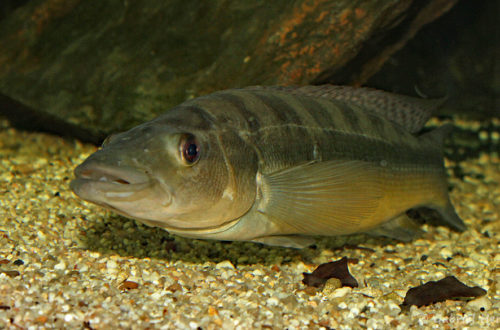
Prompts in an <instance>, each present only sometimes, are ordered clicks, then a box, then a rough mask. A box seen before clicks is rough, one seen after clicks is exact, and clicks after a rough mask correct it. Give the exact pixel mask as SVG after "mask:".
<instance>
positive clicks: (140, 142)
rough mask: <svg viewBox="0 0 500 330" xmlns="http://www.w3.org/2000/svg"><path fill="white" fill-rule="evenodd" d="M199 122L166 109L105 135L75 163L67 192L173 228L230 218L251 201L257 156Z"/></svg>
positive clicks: (208, 225) (209, 225) (204, 227)
mask: <svg viewBox="0 0 500 330" xmlns="http://www.w3.org/2000/svg"><path fill="white" fill-rule="evenodd" d="M186 118H187V119H186ZM203 120H205V121H206V119H204V118H198V117H197V114H196V113H190V112H189V111H188V110H185V109H184V111H181V112H178V113H177V112H176V111H172V113H169V115H168V116H166V117H163V118H161V117H160V118H159V119H158V120H154V121H151V122H148V123H145V124H142V125H140V126H137V127H135V128H133V129H131V130H129V131H127V132H123V133H119V134H115V135H113V136H111V137H109V138H108V139H106V140H105V142H104V143H103V145H102V147H101V148H100V149H99V150H98V151H96V152H95V153H94V154H92V155H90V156H89V157H88V158H87V159H86V160H85V161H84V162H83V163H82V164H80V165H79V166H78V167H76V169H75V171H74V173H75V177H76V178H75V180H73V181H72V182H71V188H72V190H73V191H74V192H75V194H76V195H78V196H79V197H81V198H82V199H84V200H87V201H90V202H93V203H95V204H98V205H101V206H104V207H106V208H109V209H111V210H113V211H115V212H117V213H119V214H121V215H124V216H127V217H131V218H135V219H137V220H139V221H142V222H144V223H146V224H148V225H154V226H159V227H163V228H165V229H167V230H171V231H173V232H177V233H182V231H183V230H186V231H192V232H196V231H197V230H199V231H206V232H210V230H218V229H220V228H221V227H224V226H227V225H228V224H230V223H234V222H235V221H236V220H237V219H238V218H240V217H241V216H243V215H244V214H245V213H246V212H247V211H248V210H249V209H250V208H251V206H252V205H253V203H254V201H255V195H256V188H255V175H256V172H257V168H256V166H257V165H256V164H257V162H256V161H255V159H256V157H255V155H254V154H253V151H252V150H251V149H250V148H248V147H245V143H243V141H242V140H241V139H240V138H239V137H238V136H237V134H235V133H233V132H231V131H228V130H226V129H218V128H217V127H216V125H214V124H212V123H210V122H206V123H204V122H203ZM184 122H185V123H184Z"/></svg>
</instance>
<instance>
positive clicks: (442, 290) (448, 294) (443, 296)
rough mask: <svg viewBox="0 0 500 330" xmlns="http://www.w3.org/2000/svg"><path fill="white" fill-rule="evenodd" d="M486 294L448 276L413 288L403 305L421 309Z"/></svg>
mask: <svg viewBox="0 0 500 330" xmlns="http://www.w3.org/2000/svg"><path fill="white" fill-rule="evenodd" d="M485 294H486V290H484V289H482V288H480V287H478V286H475V287H470V286H467V285H465V284H463V283H462V282H460V281H459V280H457V279H456V277H455V276H448V277H445V278H443V279H442V280H439V281H430V282H427V283H425V284H422V285H420V286H417V287H414V288H411V289H410V290H408V292H407V293H406V297H405V299H404V301H403V304H402V305H403V306H411V305H415V306H417V307H420V306H424V305H429V304H434V303H437V302H440V301H445V300H448V299H456V298H461V297H480V296H483V295H485Z"/></svg>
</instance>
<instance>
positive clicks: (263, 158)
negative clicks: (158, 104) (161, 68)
mask: <svg viewBox="0 0 500 330" xmlns="http://www.w3.org/2000/svg"><path fill="white" fill-rule="evenodd" d="M440 103H442V102H441V101H440V100H437V101H436V100H429V99H420V98H414V97H410V96H405V95H398V94H393V93H389V92H385V91H381V90H377V89H371V88H366V87H349V86H335V85H321V86H285V87H284V86H251V87H244V88H234V89H228V90H222V91H218V92H214V93H212V94H208V95H204V96H200V97H197V98H193V99H190V100H187V101H185V102H184V103H181V104H180V105H178V106H175V107H173V108H172V109H170V110H168V111H166V112H165V113H163V114H162V115H160V116H158V117H157V118H156V119H153V120H151V121H149V122H146V123H143V124H141V125H138V126H136V127H134V128H132V129H130V130H128V131H125V132H122V133H117V134H113V135H111V136H109V137H108V138H107V139H106V140H105V141H104V142H103V144H102V147H101V148H100V149H99V150H97V151H96V152H95V153H93V154H91V155H90V156H89V157H88V158H87V159H86V160H85V161H84V162H83V163H82V164H80V165H79V166H77V167H76V168H75V170H74V174H75V179H74V180H73V181H72V182H71V183H70V187H71V189H72V190H73V192H74V193H75V194H76V195H77V196H79V197H80V198H82V199H83V200H86V201H88V202H91V203H95V204H98V205H100V206H103V207H105V208H108V209H110V210H112V211H114V212H116V213H118V214H120V215H123V216H125V217H129V218H133V219H136V220H138V221H140V222H142V223H144V224H146V225H149V226H155V227H161V228H164V229H165V230H167V231H168V232H170V233H172V234H175V235H179V236H183V237H188V238H198V239H216V240H224V241H251V242H257V243H263V244H268V245H277V246H284V247H294V248H303V247H306V246H309V245H311V244H313V243H314V237H317V236H337V235H349V234H355V233H367V234H372V235H381V236H388V237H391V238H395V239H399V240H402V241H411V240H412V239H413V238H414V237H415V236H416V235H418V234H419V232H421V231H420V229H419V225H418V224H417V223H415V221H414V219H411V218H410V217H409V216H408V211H409V210H415V209H419V208H422V209H423V208H425V209H430V210H433V211H434V212H436V213H437V214H438V215H439V217H438V221H439V224H443V225H447V226H448V227H450V228H452V229H454V230H456V231H459V232H460V231H464V230H465V229H466V226H465V225H464V222H463V221H462V219H461V218H460V217H459V216H458V215H457V213H456V212H455V209H454V207H453V205H452V203H451V201H450V198H449V194H448V184H447V175H446V170H445V167H444V165H443V158H444V157H443V151H442V150H443V139H444V138H445V136H446V135H447V134H448V132H449V131H450V126H449V125H444V126H442V127H438V128H436V129H434V130H431V131H428V132H422V128H423V126H424V125H425V123H426V122H427V120H428V119H429V118H430V117H431V116H432V112H433V111H434V109H435V108H436V107H437V106H439V104H440Z"/></svg>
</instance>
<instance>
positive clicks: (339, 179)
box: [259, 160, 382, 235]
mask: <svg viewBox="0 0 500 330" xmlns="http://www.w3.org/2000/svg"><path fill="white" fill-rule="evenodd" d="M379 174H380V168H379V167H377V165H373V164H371V163H368V162H363V161H357V160H335V161H325V162H317V163H307V164H304V165H300V166H296V167H293V168H289V169H286V170H283V171H279V172H276V173H272V174H268V175H263V176H262V180H261V181H262V182H261V184H260V189H261V193H262V202H261V204H260V205H259V211H260V212H262V213H264V214H266V215H268V216H269V217H270V219H272V221H274V222H275V223H276V224H277V225H278V226H279V227H280V228H281V229H282V230H283V232H287V233H290V234H303V235H342V234H350V233H353V232H356V231H357V229H358V227H359V224H360V223H361V222H362V221H363V219H366V218H369V217H370V216H372V215H373V214H374V212H375V210H376V208H377V206H378V202H379V199H380V198H381V196H382V189H381V186H382V185H381V182H380V175H379Z"/></svg>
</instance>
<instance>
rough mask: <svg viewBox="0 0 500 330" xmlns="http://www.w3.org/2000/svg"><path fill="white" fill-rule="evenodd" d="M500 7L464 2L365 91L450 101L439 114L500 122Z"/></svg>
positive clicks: (393, 61)
mask: <svg viewBox="0 0 500 330" xmlns="http://www.w3.org/2000/svg"><path fill="white" fill-rule="evenodd" d="M499 13H500V1H498V0H492V1H468V0H460V1H459V2H458V4H457V5H456V6H455V7H454V8H453V9H452V10H450V12H449V13H447V14H446V15H443V16H442V17H440V18H439V19H437V20H436V21H434V22H432V23H431V24H429V25H427V26H426V27H424V28H423V29H422V30H421V31H419V32H418V34H417V35H416V36H415V38H414V39H413V40H411V41H410V42H408V44H407V45H406V46H405V47H404V48H403V49H402V50H401V51H400V52H397V53H394V54H393V55H392V56H391V58H390V59H389V60H388V61H386V62H385V64H384V66H383V67H382V68H381V70H380V71H379V72H378V73H377V74H375V75H374V76H372V77H371V78H370V79H369V80H368V81H367V85H368V86H371V87H376V88H380V89H385V90H390V91H393V92H396V93H402V94H408V95H416V94H417V93H416V89H417V90H418V91H420V92H421V93H422V94H424V95H428V96H430V97H442V96H444V95H446V96H447V97H448V102H447V103H446V104H445V106H444V107H443V109H441V111H440V113H442V114H444V115H450V114H453V113H462V114H466V115H467V116H468V117H470V118H475V119H487V118H489V117H492V116H497V117H498V116H500V110H499V105H500V27H499V25H498V23H497V21H498V17H499Z"/></svg>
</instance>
